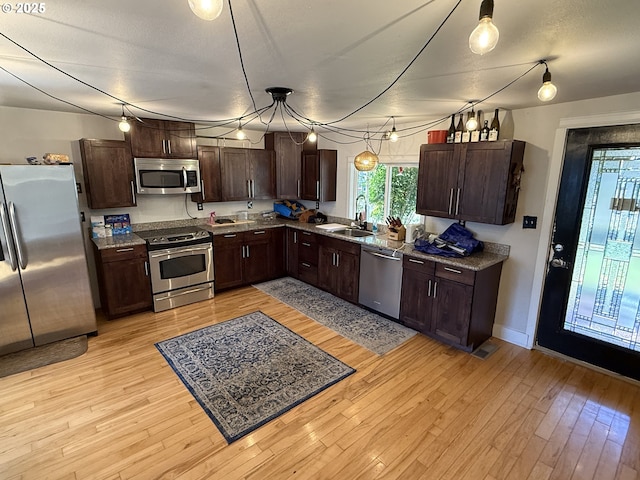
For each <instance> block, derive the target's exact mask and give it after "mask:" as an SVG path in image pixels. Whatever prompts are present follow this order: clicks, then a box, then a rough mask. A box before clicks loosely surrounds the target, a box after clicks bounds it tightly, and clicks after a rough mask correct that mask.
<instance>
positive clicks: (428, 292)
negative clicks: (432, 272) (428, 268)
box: [427, 280, 431, 297]
mask: <svg viewBox="0 0 640 480" xmlns="http://www.w3.org/2000/svg"><path fill="white" fill-rule="evenodd" d="M430 296H431V280H429V282H428V283H427V297H430Z"/></svg>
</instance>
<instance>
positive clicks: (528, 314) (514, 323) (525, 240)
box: [0, 92, 640, 346]
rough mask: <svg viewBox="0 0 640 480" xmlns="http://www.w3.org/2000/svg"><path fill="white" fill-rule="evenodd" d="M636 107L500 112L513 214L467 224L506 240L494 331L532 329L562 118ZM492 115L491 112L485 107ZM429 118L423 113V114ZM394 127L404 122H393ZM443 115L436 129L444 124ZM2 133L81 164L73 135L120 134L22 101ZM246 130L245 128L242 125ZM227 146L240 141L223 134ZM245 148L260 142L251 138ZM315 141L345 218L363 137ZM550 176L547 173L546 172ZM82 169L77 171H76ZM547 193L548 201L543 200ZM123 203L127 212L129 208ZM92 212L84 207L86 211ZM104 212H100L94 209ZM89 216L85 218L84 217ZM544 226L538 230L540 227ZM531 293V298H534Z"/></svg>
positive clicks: (431, 221)
mask: <svg viewBox="0 0 640 480" xmlns="http://www.w3.org/2000/svg"><path fill="white" fill-rule="evenodd" d="M639 109H640V92H637V93H633V94H628V95H619V96H613V97H606V98H598V99H591V100H585V101H580V102H571V103H564V104H557V105H544V106H540V107H535V108H528V109H522V110H516V111H513V112H504V111H503V112H502V115H501V119H500V120H501V122H502V123H503V124H504V126H505V128H504V129H503V132H505V133H506V134H508V133H510V132H513V137H514V138H517V139H519V140H524V141H526V142H527V147H526V149H525V158H524V165H525V173H524V175H523V177H522V186H521V191H520V197H519V201H518V209H517V211H516V221H515V223H513V224H511V225H505V226H495V225H482V224H477V223H476V224H474V223H467V227H468V228H469V229H471V230H472V231H473V232H474V233H475V234H476V236H477V238H479V239H481V240H485V241H490V242H497V243H504V244H508V245H510V246H511V255H510V258H509V260H508V261H507V262H505V264H504V268H503V273H502V279H501V285H500V294H499V298H498V309H497V313H496V325H495V328H494V335H496V336H498V337H500V338H503V339H506V340H509V341H512V342H514V343H517V344H520V345H523V346H530V345H531V344H532V342H533V333H534V331H535V322H536V312H537V308H538V302H539V298H538V296H537V293H536V292H539V290H540V286H541V283H542V281H543V278H542V276H541V275H540V274H539V273H538V274H537V275H536V271H538V272H540V270H541V268H542V267H544V265H542V266H541V265H540V263H541V262H542V263H544V260H545V255H544V253H545V251H546V249H547V242H548V240H549V238H548V236H549V230H550V224H551V220H552V217H553V207H554V202H555V195H556V187H557V182H558V178H559V174H560V171H561V168H560V167H561V166H560V164H561V162H562V154H561V153H562V152H554V145H555V146H556V150H558V149H561V148H562V142H560V147H558V146H557V145H556V143H554V142H555V137H556V133H557V131H558V129H559V128H560V125H561V123H562V122H563V121H564V120H563V119H567V118H572V117H588V116H597V115H606V114H610V115H611V116H612V117H613V118H615V117H616V115H620V117H621V119H624V118H628V115H625V113H628V112H633V111H637V110H639ZM489 114H490V112H489ZM426 120H428V119H426ZM397 127H398V129H399V130H400V129H401V128H402V127H403V126H402V125H400V124H397ZM447 127H448V123H447V122H444V123H443V124H442V125H440V126H439V127H434V129H437V128H447ZM0 132H2V133H1V135H2V143H1V145H2V148H1V149H0V163H24V158H25V157H28V156H37V157H42V155H43V154H44V153H47V152H52V153H66V154H68V155H70V156H71V158H72V160H73V161H74V162H75V163H76V169H77V166H78V165H80V164H81V160H80V152H79V148H78V146H77V145H78V144H77V140H78V139H80V138H83V137H86V138H104V139H122V138H123V136H122V134H121V133H120V132H119V130H118V129H117V123H116V122H112V121H109V120H106V119H103V118H100V117H94V116H90V115H84V114H69V113H56V112H46V111H39V110H27V109H20V108H9V107H0ZM198 133H199V134H201V135H213V132H208V131H206V130H205V131H199V132H198ZM248 133H249V132H248ZM250 136H251V138H254V141H257V139H259V138H260V135H259V134H256V133H255V132H254V133H253V134H250ZM198 143H199V144H205V143H209V144H212V143H213V144H216V141H214V140H206V139H199V141H198ZM422 143H426V133H424V132H423V133H420V134H416V135H413V136H411V137H405V138H402V139H401V140H400V141H399V142H397V143H395V144H392V143H389V142H385V143H384V145H383V149H382V151H381V152H380V154H381V155H382V156H383V158H388V157H403V158H411V157H413V158H416V159H417V158H418V152H419V146H420V145H421V144H422ZM227 145H228V146H239V145H238V144H237V142H236V143H233V142H232V141H229V143H228V144H227ZM244 146H245V147H258V148H260V147H261V146H262V145H261V144H259V143H257V144H255V145H250V144H249V142H245V144H244ZM319 147H320V148H333V149H336V150H338V191H337V201H336V202H327V203H324V204H322V205H321V206H320V209H321V211H322V212H323V213H325V214H327V215H335V216H339V217H348V216H349V214H350V210H349V206H350V204H351V203H353V199H352V198H350V194H351V192H350V179H351V178H352V170H353V166H352V162H353V157H354V156H355V155H356V154H358V153H360V152H361V151H362V150H363V148H364V143H357V144H353V145H341V144H337V143H335V144H334V143H333V142H331V141H330V140H327V139H325V138H321V139H320V141H319ZM350 162H351V163H350ZM550 172H553V173H552V177H551V178H550V177H549V173H550ZM80 173H81V172H80ZM547 195H550V199H551V201H545V200H546V197H547ZM80 204H81V209H82V208H86V202H85V201H84V199H83V195H80ZM271 207H272V202H255V203H254V211H255V212H259V211H261V210H267V209H270V208H271ZM245 208H246V204H244V202H233V203H210V204H205V205H204V210H203V211H200V212H198V211H197V210H196V206H195V204H193V203H191V202H190V201H189V202H187V207H186V208H185V204H184V199H183V197H182V196H180V197H179V198H174V197H156V196H149V197H142V198H141V197H138V207H133V208H130V209H117V210H118V211H117V212H116V211H110V212H109V213H129V214H130V215H131V219H132V222H134V223H139V222H150V221H160V220H170V219H182V218H188V216H189V215H191V216H197V217H207V216H208V214H209V211H211V210H215V211H216V212H217V214H218V215H227V214H233V213H235V212H236V211H237V210H243V209H245ZM127 210H128V211H127ZM90 213H91V212H89V214H90ZM93 213H99V214H102V213H103V212H93ZM524 215H532V216H537V217H538V228H537V229H535V230H523V229H522V217H523V216H524ZM87 218H88V217H87ZM450 223H451V222H450V221H445V220H442V219H436V218H428V219H427V221H426V227H427V229H428V230H430V231H435V232H441V231H443V230H444V229H445V228H446V227H447V226H448V225H449V224H450ZM543 232H544V233H543ZM532 292H534V293H533V297H532Z"/></svg>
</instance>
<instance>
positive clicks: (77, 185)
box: [76, 182, 82, 193]
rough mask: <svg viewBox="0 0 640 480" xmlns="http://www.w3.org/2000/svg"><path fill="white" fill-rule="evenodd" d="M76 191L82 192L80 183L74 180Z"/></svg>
mask: <svg viewBox="0 0 640 480" xmlns="http://www.w3.org/2000/svg"><path fill="white" fill-rule="evenodd" d="M76 192H78V193H82V185H81V184H80V182H76Z"/></svg>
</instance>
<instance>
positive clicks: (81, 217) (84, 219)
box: [80, 212, 87, 222]
mask: <svg viewBox="0 0 640 480" xmlns="http://www.w3.org/2000/svg"><path fill="white" fill-rule="evenodd" d="M86 220H87V219H86V218H85V216H84V212H80V221H81V222H85V221H86Z"/></svg>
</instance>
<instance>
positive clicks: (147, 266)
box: [144, 260, 149, 277]
mask: <svg viewBox="0 0 640 480" xmlns="http://www.w3.org/2000/svg"><path fill="white" fill-rule="evenodd" d="M144 274H145V275H146V276H147V277H148V276H149V262H147V261H146V260H145V261H144Z"/></svg>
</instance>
